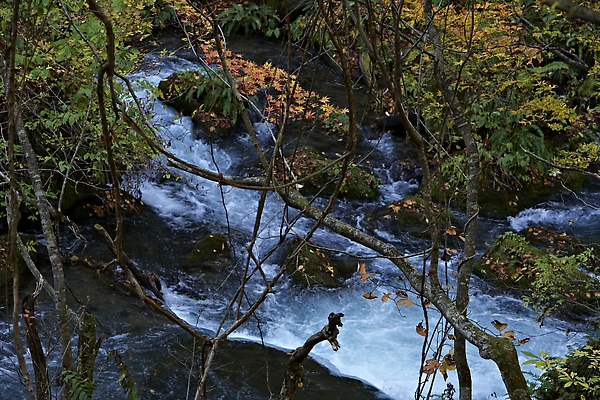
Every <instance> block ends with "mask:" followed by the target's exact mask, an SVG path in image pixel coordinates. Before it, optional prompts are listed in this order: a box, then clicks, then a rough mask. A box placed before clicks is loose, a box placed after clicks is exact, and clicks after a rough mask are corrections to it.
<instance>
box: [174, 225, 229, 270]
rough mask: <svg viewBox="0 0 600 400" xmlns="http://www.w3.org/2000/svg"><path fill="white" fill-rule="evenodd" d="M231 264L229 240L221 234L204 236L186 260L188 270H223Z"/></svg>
mask: <svg viewBox="0 0 600 400" xmlns="http://www.w3.org/2000/svg"><path fill="white" fill-rule="evenodd" d="M230 263H231V253H230V251H229V244H228V243H227V238H226V237H225V236H223V235H222V234H220V233H213V234H210V235H206V236H204V237H203V238H202V239H200V241H198V243H197V244H196V246H195V247H194V249H193V250H192V251H191V252H190V254H189V255H188V256H187V258H186V259H185V262H184V265H185V266H186V267H188V268H223V267H226V266H227V265H229V264H230Z"/></svg>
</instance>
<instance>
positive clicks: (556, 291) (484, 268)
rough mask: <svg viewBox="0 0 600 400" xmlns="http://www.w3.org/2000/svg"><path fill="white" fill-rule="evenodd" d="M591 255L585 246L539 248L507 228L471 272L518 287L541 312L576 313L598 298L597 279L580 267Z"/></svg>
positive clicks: (599, 296) (587, 309) (599, 293)
mask: <svg viewBox="0 0 600 400" xmlns="http://www.w3.org/2000/svg"><path fill="white" fill-rule="evenodd" d="M560 236H562V235H560ZM593 258H594V255H593V252H592V251H591V249H589V248H588V249H585V250H582V251H580V252H579V253H573V254H569V253H566V252H564V251H555V250H554V249H550V250H547V249H539V248H537V247H535V246H533V245H532V244H531V243H530V242H528V241H527V240H526V239H525V237H524V236H522V235H520V234H517V233H514V232H507V233H505V234H503V235H500V236H499V237H498V238H497V239H496V240H495V241H494V243H493V244H492V245H491V246H490V248H489V249H488V250H487V251H486V252H485V253H484V255H483V256H482V257H481V258H480V259H479V260H478V261H477V262H476V264H475V273H476V274H477V275H478V276H480V277H482V278H484V279H486V280H488V281H492V282H494V283H495V284H496V285H498V286H504V287H508V288H511V289H519V290H521V291H522V293H523V298H524V300H525V301H526V302H528V303H530V304H532V305H533V307H534V308H536V309H537V310H538V311H540V312H542V314H543V315H546V314H549V313H551V312H553V311H561V312H567V313H570V314H572V315H573V316H577V315H579V314H581V313H586V314H587V313H589V312H590V306H592V305H594V304H596V303H597V301H598V300H599V299H600V282H598V280H597V279H596V278H594V277H592V276H590V275H589V274H588V273H586V272H585V271H583V270H581V266H582V265H589V263H590V260H592V259H593Z"/></svg>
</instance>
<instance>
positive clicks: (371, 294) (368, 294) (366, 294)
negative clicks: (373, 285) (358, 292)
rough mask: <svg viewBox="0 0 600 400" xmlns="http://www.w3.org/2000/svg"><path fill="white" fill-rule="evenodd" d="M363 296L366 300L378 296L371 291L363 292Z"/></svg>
mask: <svg viewBox="0 0 600 400" xmlns="http://www.w3.org/2000/svg"><path fill="white" fill-rule="evenodd" d="M363 297H364V298H365V299H367V300H373V299H376V298H377V297H379V296H377V295H376V294H375V293H373V292H367V293H365V294H363Z"/></svg>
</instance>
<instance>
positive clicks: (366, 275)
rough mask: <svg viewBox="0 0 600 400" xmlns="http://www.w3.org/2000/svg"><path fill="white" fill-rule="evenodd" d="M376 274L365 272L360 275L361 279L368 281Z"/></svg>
mask: <svg viewBox="0 0 600 400" xmlns="http://www.w3.org/2000/svg"><path fill="white" fill-rule="evenodd" d="M374 276H375V275H371V274H364V275H363V276H361V277H360V280H361V281H363V282H366V281H368V280H369V279H371V278H372V277H374Z"/></svg>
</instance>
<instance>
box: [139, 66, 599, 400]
mask: <svg viewBox="0 0 600 400" xmlns="http://www.w3.org/2000/svg"><path fill="white" fill-rule="evenodd" d="M187 67H194V65H193V64H191V63H189V62H188V61H185V60H183V59H179V58H175V57H172V58H168V59H166V60H162V61H160V62H159V63H158V64H156V65H154V66H153V68H151V69H145V70H144V72H143V74H140V75H139V76H138V78H143V79H146V80H148V81H150V82H151V83H152V84H155V85H158V82H159V81H160V80H161V79H163V78H165V77H167V76H168V75H170V74H171V73H173V72H175V71H178V70H181V69H182V68H187ZM141 93H142V92H140V94H141ZM148 101H149V102H150V103H152V104H153V109H152V112H153V114H154V118H155V122H156V123H157V124H158V125H160V126H161V131H162V133H163V135H164V136H165V138H166V139H167V141H168V142H169V143H170V151H172V152H173V153H175V154H176V155H177V156H178V157H181V158H183V159H185V160H187V161H189V162H192V163H194V164H197V165H198V166H200V167H203V168H207V169H212V170H214V169H215V164H214V163H213V159H214V160H215V161H216V163H217V164H218V166H219V169H220V170H221V171H222V172H223V173H227V172H228V171H231V170H235V168H236V162H237V159H238V157H243V156H244V154H248V153H249V152H252V151H253V149H252V146H251V144H250V142H249V140H248V139H247V138H246V137H244V136H240V137H238V138H236V139H233V140H236V141H237V142H236V144H235V146H234V148H235V149H234V150H233V151H232V150H231V148H229V149H227V150H223V149H221V148H219V147H218V146H217V145H214V144H213V146H210V145H209V144H208V143H206V142H205V141H202V140H198V139H197V138H196V137H195V135H193V134H192V133H191V132H192V124H191V121H190V119H189V118H179V117H178V116H177V115H176V113H175V112H174V111H173V110H172V109H170V108H168V107H165V106H164V105H163V104H162V103H160V102H159V101H156V100H153V99H149V100H148ZM259 128H260V129H259V131H261V132H262V133H261V140H264V141H265V142H266V141H268V140H269V134H268V132H267V129H266V127H265V126H262V127H261V126H259ZM392 147H393V142H392V138H389V137H384V138H383V140H382V141H381V142H380V143H379V147H378V149H377V151H379V152H381V153H383V154H393V149H392ZM380 172H384V171H380ZM381 176H382V179H386V178H385V175H384V174H383V173H382V174H381ZM414 188H415V186H414V185H412V184H410V183H407V182H405V181H386V182H383V184H382V185H381V187H380V193H381V196H380V197H379V198H378V199H377V200H376V202H377V205H383V204H386V203H389V202H391V201H394V200H398V199H399V198H401V197H403V196H404V195H406V194H407V193H409V191H411V190H414ZM221 190H223V192H224V199H225V207H224V206H223V202H222V198H221ZM142 194H143V201H144V202H145V203H146V204H147V205H149V206H150V207H152V208H153V209H155V210H156V212H157V213H158V214H159V215H160V216H161V217H162V218H164V219H165V220H167V221H169V223H170V224H171V225H172V226H173V227H174V228H175V229H183V230H185V229H187V228H188V227H189V226H191V225H198V224H206V225H210V226H213V227H214V229H215V230H219V229H223V227H224V224H225V212H224V209H225V208H226V210H227V216H228V218H229V221H231V223H232V226H233V228H234V230H235V232H236V235H237V236H238V237H247V238H248V237H249V236H250V233H251V230H252V227H253V224H254V216H255V212H256V208H257V201H258V195H257V193H255V192H251V191H244V190H238V189H230V188H227V187H224V188H219V187H218V186H217V185H216V184H215V183H212V182H208V181H205V180H201V179H199V178H197V177H194V176H189V175H187V174H184V175H183V179H182V180H181V181H179V182H173V181H170V182H167V183H164V182H163V183H147V184H145V185H144V186H143V188H142ZM341 204H342V207H343V206H344V203H343V202H342V203H341ZM282 206H283V205H282V204H281V202H280V201H278V200H277V199H276V198H275V196H272V197H270V199H269V201H268V203H267V209H266V215H265V217H264V218H263V221H270V219H271V218H273V219H274V220H275V221H277V216H278V214H279V213H280V211H281V208H282ZM347 206H348V207H350V208H351V207H353V206H352V205H350V204H348V205H347ZM582 213H583V211H582ZM360 214H361V213H360V212H356V210H353V209H349V210H348V209H346V210H344V211H341V212H340V216H341V218H343V219H344V220H345V221H346V222H349V223H352V224H357V225H358V224H360V222H361V217H360ZM555 217H556V213H555V212H550V211H547V208H543V207H540V208H537V209H531V210H528V211H525V212H523V213H521V214H520V215H519V216H517V217H514V218H510V220H507V221H503V222H502V224H503V225H504V227H508V226H510V227H512V228H513V229H521V228H523V227H525V226H527V224H531V223H532V222H534V223H535V224H536V225H537V224H543V223H544V222H548V221H551V220H552V219H553V218H555ZM596 217H597V215H596ZM558 218H559V219H560V220H561V221H562V222H561V223H564V222H566V221H568V219H569V218H570V217H568V216H566V217H565V216H562V215H561V216H560V217H558ZM573 218H575V217H573ZM309 223H310V222H303V223H301V224H300V225H298V226H297V228H296V229H297V230H298V231H300V232H302V231H303V230H304V229H306V226H309V225H308V224H309ZM279 227H280V225H279V223H277V222H274V223H264V224H263V230H262V231H261V234H260V237H261V239H260V240H259V242H258V244H257V252H258V253H261V251H266V250H267V249H268V248H269V247H270V246H271V245H272V244H273V243H274V241H276V239H277V238H278V234H279ZM377 234H379V235H380V236H381V237H383V238H385V239H386V240H389V241H391V242H392V243H394V245H395V246H396V247H397V248H400V249H402V248H404V247H403V246H404V245H403V243H402V242H401V241H400V240H399V238H396V237H394V236H393V235H391V234H389V233H386V232H379V231H378V232H377ZM316 237H317V240H318V241H319V243H321V244H324V245H326V246H329V247H337V248H343V249H344V250H346V251H348V252H351V253H355V254H361V255H372V253H370V252H369V251H368V250H366V249H364V248H362V247H361V246H358V245H356V244H353V243H351V242H348V241H346V240H345V239H342V238H339V237H338V236H336V235H334V234H332V233H330V232H328V231H325V230H319V231H318V232H317V234H316ZM411 246H413V244H411ZM408 252H409V251H408V250H407V253H408ZM240 255H242V256H243V250H241V249H238V256H240ZM412 260H413V261H414V262H415V263H416V264H417V265H419V263H421V262H422V261H421V260H419V259H418V258H414V259H412ZM368 265H369V272H372V273H375V274H376V276H375V277H374V278H373V279H372V280H370V281H368V282H361V281H360V279H358V278H357V277H356V278H353V279H350V280H349V281H347V282H346V284H345V285H344V287H343V288H341V289H335V290H334V289H323V288H317V287H311V288H308V289H300V288H299V287H298V286H297V285H292V284H289V283H286V282H284V283H282V284H281V285H280V286H279V287H277V288H276V291H275V293H274V294H271V295H269V296H268V298H267V301H266V302H265V304H264V305H262V306H261V307H260V309H259V311H258V315H259V317H260V320H261V325H260V328H261V332H262V335H263V339H264V341H265V342H266V343H267V344H268V345H269V346H273V347H276V348H281V349H286V350H288V349H293V348H296V347H298V346H300V345H301V344H302V343H303V342H304V341H305V340H306V339H307V338H308V337H309V336H310V335H312V334H314V333H315V332H317V331H318V330H320V329H321V327H322V326H323V325H324V324H325V323H326V318H327V315H328V314H329V313H330V312H342V313H344V315H345V316H344V318H343V319H342V322H343V323H344V326H343V327H342V328H341V329H340V335H339V342H340V344H341V348H340V350H339V351H337V352H333V351H332V349H331V348H330V347H329V346H328V345H327V344H321V345H318V346H316V348H315V349H314V350H313V352H312V353H311V356H313V357H314V358H315V359H316V360H317V361H319V362H320V363H322V364H323V365H325V366H327V367H328V368H330V369H331V370H332V371H334V373H338V374H342V375H347V376H353V377H357V378H359V379H361V380H364V381H366V382H368V383H370V384H372V385H374V386H375V387H377V388H378V389H380V390H381V391H382V392H384V393H386V394H387V395H389V396H390V397H392V398H394V399H398V400H404V399H412V398H414V391H415V388H416V386H417V382H418V376H419V370H420V368H421V350H422V339H423V338H422V337H421V336H419V335H418V334H417V333H416V332H415V327H416V326H417V324H418V323H419V322H421V321H423V313H422V310H421V309H420V307H419V306H417V305H416V304H417V302H416V301H415V305H414V306H413V307H410V308H406V307H401V308H400V309H397V308H396V307H395V305H394V304H393V302H391V301H390V302H387V303H384V302H382V301H380V300H379V299H375V300H366V299H364V298H363V296H362V295H363V293H365V292H367V291H371V290H372V291H373V292H374V293H376V294H378V295H379V296H380V297H381V295H382V294H383V293H386V292H394V291H395V289H393V288H390V287H389V286H388V285H387V282H389V280H388V279H387V278H389V277H391V276H393V275H394V274H396V273H397V272H396V270H395V267H394V266H393V265H392V264H391V263H389V262H386V261H383V260H378V259H371V260H369V261H368ZM266 268H267V273H273V272H274V271H276V270H277V269H278V266H276V265H267V266H266ZM384 278H385V279H384ZM450 283H451V282H450ZM180 285H185V282H181V283H180ZM250 287H251V288H252V287H253V288H254V289H256V290H257V291H258V290H259V289H260V287H259V283H258V282H256V283H255V284H254V286H252V285H251V286H250ZM166 291H167V296H166V298H167V302H168V304H169V306H170V307H171V308H172V309H173V310H174V311H175V312H176V313H177V314H178V315H180V316H181V317H182V318H184V319H186V320H187V321H188V322H190V323H192V324H198V326H200V327H202V328H204V329H208V330H214V329H216V327H217V326H218V324H219V322H220V318H221V315H220V313H219V310H221V309H222V307H223V304H219V302H221V303H223V302H225V301H226V300H227V299H222V300H219V299H218V298H216V297H215V298H211V299H210V301H207V302H206V303H204V304H199V302H198V300H196V299H192V298H190V297H187V296H185V295H184V294H181V293H180V292H179V291H178V290H177V288H176V287H169V288H167V289H166ZM211 302H213V303H211ZM428 312H429V314H430V316H433V317H437V316H438V314H437V312H436V311H435V310H433V309H428ZM534 314H535V312H534V311H533V310H531V309H529V308H527V307H525V306H524V304H523V303H522V302H521V301H519V300H515V299H514V298H511V297H507V296H504V295H502V294H498V293H497V292H495V291H494V290H491V289H490V288H488V287H487V285H486V284H485V283H483V282H481V281H480V280H479V279H477V278H474V279H473V284H472V299H471V304H470V312H469V317H470V318H471V320H473V321H475V322H476V323H478V324H479V325H480V326H481V327H483V328H485V329H488V330H489V331H494V332H495V333H497V331H495V330H494V328H493V327H492V325H491V322H492V321H493V320H499V321H501V322H504V323H507V324H508V326H509V328H508V329H512V330H514V332H515V336H516V337H517V339H524V338H530V339H531V340H530V341H529V342H528V343H527V344H524V345H522V346H519V347H518V351H519V352H520V351H522V350H526V351H529V352H532V353H535V354H537V353H538V352H539V351H541V350H546V351H548V352H549V353H550V354H552V355H563V354H565V353H566V351H567V346H568V345H569V344H573V339H572V337H573V335H571V336H570V337H567V336H566V335H565V333H564V332H565V330H566V324H563V323H562V322H560V321H557V320H552V319H546V321H545V324H544V326H542V327H540V326H539V324H538V323H537V322H536V321H535V317H534ZM433 319H435V318H433ZM433 319H432V320H433ZM233 337H234V338H237V339H240V340H250V341H257V342H258V341H260V334H259V332H258V329H257V327H256V324H255V323H249V324H247V325H246V326H243V327H242V328H241V329H239V330H238V331H237V332H236V333H235V334H234V336H233ZM448 349H449V345H448V346H447V348H446V350H448ZM430 356H431V354H430V353H429V354H428V358H429V357H430ZM526 359H527V358H522V361H525V360H526ZM469 360H470V365H471V368H472V375H473V386H474V398H475V399H489V398H504V397H505V396H504V389H503V387H504V386H503V384H502V381H501V378H500V374H499V372H498V370H497V368H496V366H495V364H494V363H493V362H491V361H486V360H483V359H481V358H480V357H479V356H478V354H477V351H476V349H475V348H474V347H470V348H469ZM448 381H449V382H451V383H452V384H453V385H454V387H457V378H456V373H455V372H453V371H451V372H450V373H449V378H448ZM445 388H446V383H445V382H444V381H443V379H442V378H441V376H438V377H437V378H436V385H435V389H434V391H433V393H435V394H438V395H440V394H441V393H442V391H443V390H444V389H445Z"/></svg>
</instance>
